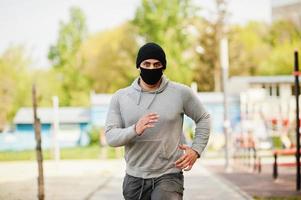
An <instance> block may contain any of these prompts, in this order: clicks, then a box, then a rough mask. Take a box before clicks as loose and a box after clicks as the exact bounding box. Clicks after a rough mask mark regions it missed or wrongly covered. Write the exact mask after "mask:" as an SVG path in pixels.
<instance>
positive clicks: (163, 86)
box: [132, 74, 169, 108]
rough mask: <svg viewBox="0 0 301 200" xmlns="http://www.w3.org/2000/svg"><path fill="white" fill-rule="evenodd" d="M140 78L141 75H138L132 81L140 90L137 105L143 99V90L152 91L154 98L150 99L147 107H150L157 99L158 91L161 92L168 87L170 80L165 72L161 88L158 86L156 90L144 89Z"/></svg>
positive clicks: (136, 88) (135, 87)
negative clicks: (140, 83)
mask: <svg viewBox="0 0 301 200" xmlns="http://www.w3.org/2000/svg"><path fill="white" fill-rule="evenodd" d="M139 79H140V76H138V77H137V78H136V79H135V80H134V81H133V83H132V87H133V88H134V89H135V90H136V91H138V92H139V96H138V99H137V105H139V104H140V100H141V96H142V93H143V92H146V93H150V94H154V96H153V98H152V100H151V101H150V103H149V105H148V106H147V108H150V106H151V105H152V103H153V102H154V101H155V99H156V96H157V94H158V93H161V92H163V91H164V90H165V88H166V87H167V85H168V82H169V80H168V79H167V77H166V76H165V75H164V74H163V75H162V81H161V84H160V86H159V88H157V89H156V90H154V91H143V90H142V88H141V86H140V85H139Z"/></svg>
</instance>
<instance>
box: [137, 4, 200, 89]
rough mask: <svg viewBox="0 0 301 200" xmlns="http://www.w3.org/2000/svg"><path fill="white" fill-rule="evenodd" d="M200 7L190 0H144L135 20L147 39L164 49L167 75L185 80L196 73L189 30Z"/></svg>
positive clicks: (140, 31) (185, 81)
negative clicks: (193, 72) (193, 71)
mask: <svg viewBox="0 0 301 200" xmlns="http://www.w3.org/2000/svg"><path fill="white" fill-rule="evenodd" d="M197 10H198V8H197V7H195V6H193V4H192V1H190V0H163V1H162V0H150V1H149V0H142V1H141V5H140V7H139V8H138V9H137V11H136V16H135V19H134V20H133V24H134V25H135V26H137V27H138V31H139V34H140V35H141V36H142V38H143V39H144V40H145V41H147V42H149V41H152V42H156V43H159V44H160V45H161V46H162V47H163V49H164V50H165V53H166V56H167V70H166V74H167V76H168V77H169V78H170V79H172V80H175V81H179V82H182V83H186V84H190V83H191V81H192V76H193V75H192V68H193V67H194V65H193V64H194V63H193V62H192V61H193V59H194V58H193V56H194V54H193V52H194V48H193V38H194V37H191V35H189V33H190V28H191V25H192V21H193V19H194V18H195V17H194V16H195V14H196V11H197Z"/></svg>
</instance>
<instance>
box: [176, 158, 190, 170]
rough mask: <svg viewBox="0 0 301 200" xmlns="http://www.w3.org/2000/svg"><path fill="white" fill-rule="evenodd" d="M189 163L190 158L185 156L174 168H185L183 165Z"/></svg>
mask: <svg viewBox="0 0 301 200" xmlns="http://www.w3.org/2000/svg"><path fill="white" fill-rule="evenodd" d="M189 163H190V158H189V157H188V156H186V157H185V159H184V160H182V161H180V162H178V163H176V166H177V167H183V166H185V165H187V164H189Z"/></svg>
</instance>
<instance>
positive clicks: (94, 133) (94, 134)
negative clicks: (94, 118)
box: [88, 127, 101, 145]
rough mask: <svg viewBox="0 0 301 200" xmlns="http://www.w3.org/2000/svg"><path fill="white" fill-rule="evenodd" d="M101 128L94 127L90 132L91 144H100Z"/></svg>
mask: <svg viewBox="0 0 301 200" xmlns="http://www.w3.org/2000/svg"><path fill="white" fill-rule="evenodd" d="M100 131H101V130H100V129H99V128H96V127H92V128H91V129H90V130H89V132H88V135H89V138H90V143H89V145H100V133H101V132H100Z"/></svg>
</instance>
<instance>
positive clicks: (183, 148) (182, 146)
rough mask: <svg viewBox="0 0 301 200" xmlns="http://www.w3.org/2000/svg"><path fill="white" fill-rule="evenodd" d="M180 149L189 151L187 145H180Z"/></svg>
mask: <svg viewBox="0 0 301 200" xmlns="http://www.w3.org/2000/svg"><path fill="white" fill-rule="evenodd" d="M179 149H181V150H186V149H187V146H186V145H183V144H180V145H179Z"/></svg>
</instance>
